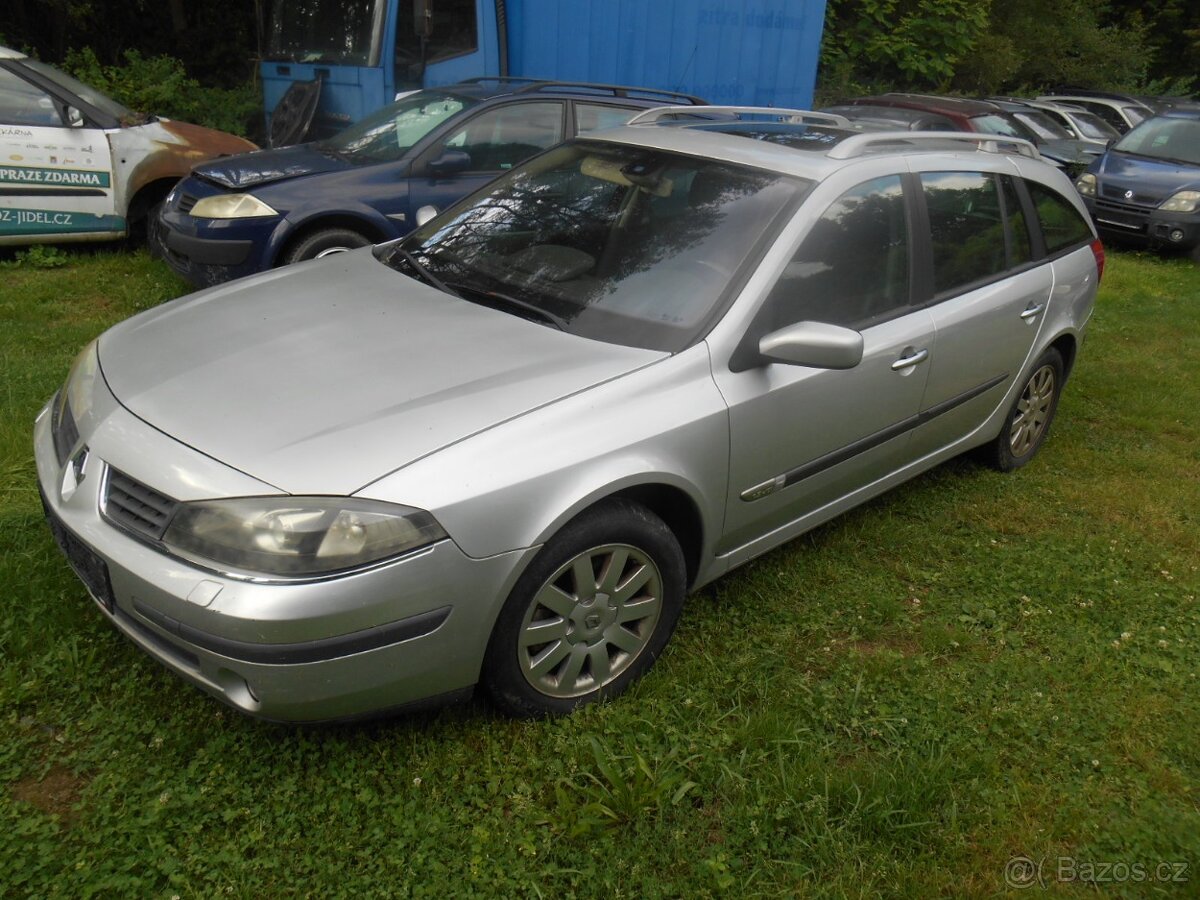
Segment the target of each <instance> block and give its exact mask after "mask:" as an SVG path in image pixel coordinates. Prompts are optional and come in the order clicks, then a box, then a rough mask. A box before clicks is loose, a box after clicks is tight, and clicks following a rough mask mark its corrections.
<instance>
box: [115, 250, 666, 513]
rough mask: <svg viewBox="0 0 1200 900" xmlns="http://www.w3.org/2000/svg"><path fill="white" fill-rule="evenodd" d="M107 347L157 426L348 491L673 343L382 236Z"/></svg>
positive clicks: (157, 312) (245, 468)
mask: <svg viewBox="0 0 1200 900" xmlns="http://www.w3.org/2000/svg"><path fill="white" fill-rule="evenodd" d="M99 353H100V365H101V370H102V371H103V373H104V378H105V380H106V382H107V383H108V386H109V388H110V390H111V391H112V392H113V394H114V396H115V397H116V398H117V400H118V401H119V402H120V403H121V404H122V405H123V406H124V407H125V408H127V409H128V410H130V411H131V412H132V413H133V414H134V415H136V416H138V417H139V418H141V419H143V420H144V421H146V422H147V423H149V424H150V425H152V426H154V427H155V428H157V429H159V430H160V431H163V432H165V433H166V434H168V435H170V436H171V437H173V438H175V439H176V440H179V441H181V442H183V443H184V444H187V445H189V446H191V447H193V448H194V449H196V450H198V451H200V452H201V453H204V454H206V455H208V456H211V457H213V458H214V459H217V460H219V461H221V462H223V463H225V464H227V465H229V466H232V467H233V468H235V469H238V470H240V471H242V472H244V473H246V474H248V475H251V476H253V477H255V478H257V479H259V480H261V481H264V482H266V483H267V484H270V485H272V486H274V487H277V488H279V489H280V490H283V491H287V492H289V493H294V494H306V493H315V494H342V495H344V494H351V493H353V492H355V491H356V490H358V489H360V488H362V487H364V486H365V485H367V484H369V483H370V482H372V481H374V480H376V479H378V478H380V477H381V476H383V475H385V474H387V473H388V472H390V471H393V470H394V469H397V468H399V467H401V466H404V465H406V464H407V463H410V462H412V461H414V460H416V459H419V458H421V457H423V456H426V455H428V454H430V453H433V452H434V451H436V450H438V449H439V448H441V447H445V446H446V445H448V444H451V443H455V442H457V441H460V440H462V439H464V438H467V437H469V436H470V435H472V434H475V433H478V432H480V431H483V430H484V429H487V428H490V427H492V426H494V425H497V424H499V423H501V422H504V421H505V420H508V419H511V418H513V417H516V416H520V415H521V414H522V413H525V412H528V411H530V410H532V409H535V408H537V407H540V406H544V405H545V404H548V403H551V402H553V401H555V400H558V399H560V398H562V397H565V396H567V395H569V394H574V393H577V392H579V391H582V390H586V389H587V388H589V387H592V386H594V385H597V384H600V383H601V382H604V381H607V380H609V379H612V378H616V377H618V376H620V375H623V374H625V373H627V372H630V371H633V370H634V369H637V368H640V367H641V366H644V365H647V364H649V363H651V362H654V361H655V360H657V359H660V358H663V357H665V356H666V355H667V354H665V353H662V352H659V351H653V350H642V349H635V348H631V347H622V346H618V345H614V344H607V343H603V342H600V341H593V340H589V339H586V338H581V337H576V336H574V335H570V334H566V333H563V332H560V331H557V330H555V329H553V328H551V327H548V326H545V325H541V324H537V323H535V322H531V321H529V320H527V319H523V318H518V317H516V316H513V315H510V314H508V313H505V312H501V311H497V310H494V309H489V308H487V307H482V306H478V305H475V304H472V303H469V302H467V301H465V300H459V299H457V298H453V297H450V296H448V295H446V294H443V293H441V292H440V291H437V290H434V289H433V288H431V287H428V286H426V285H424V284H421V283H420V282H417V281H415V280H413V279H411V278H408V277H406V276H404V275H402V274H400V273H398V272H396V271H394V270H392V269H389V268H388V267H386V266H384V265H383V264H382V263H380V262H378V261H377V260H375V259H374V258H373V257H372V255H371V251H370V249H369V248H364V249H363V250H361V251H356V252H353V253H343V254H338V255H337V256H333V257H328V258H326V259H323V260H318V261H315V262H311V263H303V264H300V265H296V266H291V267H288V268H286V269H281V270H276V271H274V272H269V273H266V274H265V275H260V276H256V277H253V278H247V279H242V280H240V281H236V282H232V283H230V284H229V285H225V286H222V287H219V288H214V289H211V290H208V291H205V292H203V293H201V294H196V295H194V296H192V297H185V298H182V299H180V300H176V301H174V302H172V303H168V304H166V305H164V306H161V307H158V308H156V309H153V310H149V311H147V312H145V313H142V314H140V315H138V316H135V317H134V318H132V319H129V320H128V321H126V322H123V323H122V324H120V325H118V326H116V327H115V328H113V329H111V330H110V331H108V332H106V333H105V334H104V335H103V337H102V338H101V339H100V344H99ZM480 464H481V465H486V464H487V461H486V460H480ZM460 474H461V473H460Z"/></svg>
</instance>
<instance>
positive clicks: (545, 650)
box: [483, 500, 687, 718]
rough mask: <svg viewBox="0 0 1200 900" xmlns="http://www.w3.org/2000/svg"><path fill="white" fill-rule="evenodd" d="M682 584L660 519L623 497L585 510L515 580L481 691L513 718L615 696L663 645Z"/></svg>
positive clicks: (671, 540)
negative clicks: (483, 690)
mask: <svg viewBox="0 0 1200 900" xmlns="http://www.w3.org/2000/svg"><path fill="white" fill-rule="evenodd" d="M686 582H687V572H686V567H685V565H684V560H683V552H682V550H681V549H680V547H679V542H678V541H677V540H676V538H675V535H674V534H673V533H672V532H671V530H670V529H669V528H668V527H667V526H666V524H665V523H664V522H663V521H662V520H661V519H660V518H658V516H656V515H654V513H652V512H650V511H649V510H648V509H646V508H645V507H644V506H641V505H640V504H637V503H632V502H629V501H625V500H608V501H605V502H603V503H601V504H599V505H597V506H595V507H593V508H592V509H590V510H588V511H587V512H585V513H583V514H581V515H580V516H578V517H577V518H575V519H573V520H572V521H571V522H569V523H567V525H565V526H564V527H563V529H562V530H561V531H560V532H559V533H558V534H556V535H555V536H554V537H553V538H551V540H550V541H548V542H547V543H546V546H545V547H543V548H542V551H541V552H540V553H539V554H538V556H537V558H536V559H534V561H533V563H532V564H531V565H530V567H529V569H528V570H526V571H525V573H524V574H523V575H522V576H521V578H520V579H519V580H518V581H517V584H516V586H515V587H514V588H513V591H512V593H511V594H510V595H509V598H508V600H507V601H506V602H505V604H504V608H503V609H502V610H501V613H500V616H499V618H498V619H497V621H496V626H495V628H494V629H493V631H492V637H491V640H490V642H489V644H488V650H487V655H486V657H485V659H484V671H483V684H484V687H485V688H486V690H487V692H488V693H489V694H490V696H491V698H492V700H493V701H494V702H495V703H496V705H497V706H498V707H500V709H502V710H503V711H505V712H507V713H509V714H510V715H514V716H518V717H521V718H531V717H540V716H545V715H562V714H565V713H569V712H571V711H572V710H573V709H575V708H577V707H579V706H582V705H584V704H586V703H591V702H593V701H595V700H598V699H600V698H602V697H613V696H616V695H617V694H620V693H621V692H622V691H624V690H625V689H626V688H627V687H629V685H630V684H632V683H633V682H634V681H635V680H636V679H637V678H639V677H640V676H641V675H642V674H644V673H645V672H646V671H647V670H648V669H649V668H650V667H651V666H652V665H653V664H654V661H655V659H657V658H658V655H659V653H661V652H662V650H663V648H664V647H665V646H666V644H667V641H668V640H669V639H670V637H671V633H672V632H673V631H674V630H675V624H676V622H677V621H678V619H679V613H680V611H681V610H682V608H683V598H684V593H685V591H686Z"/></svg>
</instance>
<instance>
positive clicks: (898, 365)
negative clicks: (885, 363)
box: [892, 349, 929, 372]
mask: <svg viewBox="0 0 1200 900" xmlns="http://www.w3.org/2000/svg"><path fill="white" fill-rule="evenodd" d="M905 352H906V353H907V352H911V349H910V350H907V351H905ZM928 358H929V351H928V350H918V351H917V352H916V353H913V354H912V356H902V357H900V358H899V359H898V360H896V361H895V362H894V363H892V371H893V372H899V371H900V370H901V369H907V368H909V367H911V366H915V365H916V364H917V363H919V362H924V361H925V360H926V359H928Z"/></svg>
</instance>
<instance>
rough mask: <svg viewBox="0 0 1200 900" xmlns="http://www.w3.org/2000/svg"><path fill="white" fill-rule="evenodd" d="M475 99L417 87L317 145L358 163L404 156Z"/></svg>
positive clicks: (320, 148) (473, 103)
mask: <svg viewBox="0 0 1200 900" xmlns="http://www.w3.org/2000/svg"><path fill="white" fill-rule="evenodd" d="M476 102H477V101H475V100H472V99H470V98H469V97H459V96H456V95H454V94H444V93H440V92H437V91H418V92H417V93H415V94H411V95H409V96H408V97H405V98H404V99H403V100H398V101H397V102H395V103H393V104H391V105H390V106H385V107H384V108H383V109H381V110H379V111H378V112H376V113H373V114H372V115H370V116H367V117H366V118H365V119H363V120H362V121H361V122H358V123H356V124H354V125H351V126H350V127H349V128H347V129H346V130H345V131H342V132H339V133H338V134H335V135H334V136H333V137H331V138H330V139H329V140H327V141H322V142H321V143H319V144H317V149H318V150H329V151H332V152H333V153H336V154H337V155H339V156H343V157H345V158H346V159H348V160H350V161H351V162H355V163H360V164H373V163H381V162H392V161H393V160H397V159H400V158H401V157H403V156H404V155H405V154H406V153H408V151H409V150H411V149H412V148H413V147H414V146H416V144H417V142H418V141H420V140H421V138H423V137H425V135H427V134H429V132H431V131H433V129H435V128H437V126H439V125H441V124H442V123H443V122H445V121H446V120H447V119H449V118H450V117H451V116H454V115H457V114H458V113H460V112H462V111H463V110H464V109H467V108H468V107H471V106H474V105H475V103H476Z"/></svg>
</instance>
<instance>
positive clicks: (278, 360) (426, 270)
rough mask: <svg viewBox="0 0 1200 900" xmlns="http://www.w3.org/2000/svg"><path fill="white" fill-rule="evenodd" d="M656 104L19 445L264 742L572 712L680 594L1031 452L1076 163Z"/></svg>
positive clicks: (305, 275) (163, 645)
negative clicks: (826, 528)
mask: <svg viewBox="0 0 1200 900" xmlns="http://www.w3.org/2000/svg"><path fill="white" fill-rule="evenodd" d="M678 109H679V108H678V107H675V108H674V110H671V109H660V110H651V111H647V112H644V113H642V114H640V115H639V116H637V117H636V118H635V119H634V120H633V122H632V123H631V124H629V125H627V126H625V127H622V128H618V129H614V130H610V131H606V132H599V133H597V134H595V135H594V136H593V135H589V136H588V137H586V138H580V139H577V140H575V141H572V142H569V143H566V144H562V145H560V146H558V147H555V148H553V149H551V150H549V151H547V152H545V153H543V154H541V155H540V156H537V157H535V158H534V159H532V160H530V161H528V162H526V163H525V164H522V165H521V166H519V167H516V168H514V169H513V170H512V171H511V172H509V173H507V174H506V175H504V176H502V177H501V178H500V179H498V180H497V181H495V182H493V183H490V184H489V185H487V186H486V187H484V188H482V189H480V190H479V191H477V192H476V193H474V194H473V195H471V196H470V197H468V198H466V199H465V200H463V201H461V202H460V203H458V204H457V205H455V206H453V207H451V208H449V209H447V210H446V211H445V212H443V213H442V214H441V215H439V216H438V217H436V218H434V219H433V220H431V221H429V222H428V223H426V224H425V225H424V226H422V227H421V228H418V229H417V230H416V231H414V232H413V233H412V234H410V235H409V236H407V237H405V238H403V239H400V240H398V241H392V242H389V243H384V244H379V245H376V246H374V247H364V248H362V249H360V250H355V251H352V252H348V253H343V254H338V255H336V256H331V257H328V258H326V259H321V260H315V261H312V262H307V263H302V264H300V265H297V266H294V267H290V268H288V269H284V270H279V271H275V272H270V273H266V274H263V275H260V276H256V277H253V278H248V279H244V280H241V281H238V282H236V283H232V284H228V285H225V286H221V287H217V288H212V289H209V290H207V291H203V292H200V293H197V294H193V295H191V296H189V297H184V298H181V299H179V300H176V301H174V302H171V303H168V304H166V305H164V306H161V307H158V308H155V309H153V310H149V311H146V312H143V313H141V314H139V315H137V316H135V317H133V318H131V319H129V320H128V321H125V322H123V323H121V324H119V325H117V326H116V327H114V328H112V329H110V330H109V331H107V332H105V333H104V334H102V335H101V336H100V337H99V338H98V339H97V340H96V341H95V342H93V343H92V344H91V345H89V346H88V347H86V348H85V349H84V350H83V352H82V353H81V354H80V355H79V357H78V359H77V360H76V362H75V363H74V365H73V367H72V369H71V371H70V373H69V375H68V376H67V379H66V382H65V384H64V386H63V387H62V389H61V390H60V391H59V392H58V393H57V395H56V396H55V397H54V398H52V399H51V400H50V401H49V402H48V403H47V405H46V407H45V409H43V410H42V412H41V414H40V415H39V417H38V419H37V423H36V428H35V442H36V456H37V471H38V478H39V483H40V488H41V492H42V496H43V500H44V504H45V509H46V515H47V519H48V521H49V523H50V528H51V530H52V531H53V533H54V536H55V538H56V539H57V541H58V543H59V546H60V547H61V548H62V550H63V552H64V553H65V554H66V556H67V559H68V560H69V562H70V564H71V566H72V567H73V568H74V570H75V572H76V573H77V574H78V576H79V577H80V579H81V580H82V581H83V583H84V585H86V587H87V590H88V592H89V593H90V594H91V596H92V597H93V599H94V600H95V601H96V604H97V606H98V608H99V609H100V611H101V612H102V614H103V615H104V616H105V617H106V618H107V619H108V620H109V621H110V622H111V623H112V624H113V625H114V626H115V627H116V628H117V629H118V630H120V631H121V632H122V633H123V634H125V635H126V636H127V637H128V638H129V639H131V640H132V641H133V642H134V643H135V644H137V645H138V646H139V647H140V648H141V649H142V650H144V651H145V652H146V653H148V654H150V655H151V656H153V657H154V658H155V659H157V660H158V661H160V662H161V663H163V664H164V665H166V666H167V667H169V668H170V669H172V670H174V671H175V672H177V673H178V674H179V675H181V676H182V677H184V678H186V679H187V680H188V681H190V682H192V683H193V684H195V685H198V686H199V687H200V688H202V689H203V690H205V691H207V692H209V693H210V694H213V695H215V696H216V697H218V698H220V699H221V700H224V701H225V702H227V703H229V704H231V705H233V706H234V707H236V708H238V709H240V710H242V711H244V712H246V713H249V714H252V715H255V716H259V717H262V718H266V719H272V720H281V721H318V720H331V719H345V718H351V717H356V716H364V715H369V714H378V713H382V712H385V711H389V710H396V709H400V708H404V707H410V706H411V705H413V704H415V703H424V702H441V701H445V700H447V699H450V698H455V697H461V696H463V695H465V694H468V693H470V692H471V691H472V690H474V689H475V687H476V686H480V687H482V688H483V689H484V691H485V692H486V694H487V695H488V696H489V697H490V698H491V699H492V700H493V701H494V702H495V703H496V704H497V705H498V707H499V708H500V709H502V710H503V711H505V712H507V713H509V714H512V715H517V716H539V715H547V714H559V713H566V712H569V711H571V710H572V709H575V708H576V707H578V706H580V705H581V704H584V703H588V702H591V701H594V700H596V699H598V698H602V697H611V696H615V695H617V694H619V693H620V692H621V691H623V690H624V689H625V688H626V687H628V686H629V684H630V683H631V682H632V681H634V680H635V679H636V678H638V677H639V676H641V675H642V674H643V673H645V672H646V671H647V670H648V669H649V668H650V666H651V665H652V664H653V662H654V661H655V659H656V658H657V657H658V656H659V654H660V653H661V652H662V651H663V649H664V647H665V646H666V644H667V641H668V639H669V637H670V635H671V633H672V631H673V629H674V628H675V625H676V622H677V620H678V618H679V616H680V613H681V610H682V608H683V604H684V597H685V595H686V594H687V593H688V592H689V591H693V590H695V589H696V588H698V587H699V586H701V585H704V584H706V583H708V582H710V581H712V580H713V579H715V578H717V577H719V576H721V575H723V574H724V573H726V572H728V571H729V570H731V569H733V568H735V567H736V566H739V565H741V564H743V563H745V562H747V561H749V560H751V559H754V558H755V557H757V556H759V555H760V554H762V553H764V552H766V551H768V550H770V549H771V548H773V547H776V546H778V545H780V544H782V543H783V542H785V541H787V540H789V539H790V538H793V537H795V536H796V535H799V534H801V533H803V532H804V531H806V530H808V529H811V528H813V527H814V526H816V525H818V524H820V523H822V522H825V521H827V520H829V519H831V518H832V517H834V516H836V515H837V514H839V513H841V512H842V511H844V510H847V509H849V508H851V507H853V506H856V505H857V504H860V503H862V502H864V501H865V500H867V499H869V498H871V497H874V496H876V495H878V494H880V493H882V492H883V491H885V490H887V489H888V488H890V487H892V486H894V485H896V484H899V483H900V482H903V481H904V480H906V479H909V478H912V477H913V476H914V475H917V474H918V473H920V472H922V471H925V470H927V469H929V468H930V467H932V466H935V465H937V464H938V463H940V462H942V461H944V460H946V459H949V458H951V457H953V456H956V455H959V454H961V453H964V452H965V451H968V450H974V451H975V452H977V453H978V454H980V455H981V456H982V457H983V458H985V459H986V460H987V461H989V462H990V463H991V464H992V465H994V466H995V467H997V468H999V469H1001V470H1013V469H1017V468H1019V467H1021V466H1023V465H1024V464H1025V463H1027V462H1028V461H1029V460H1030V459H1031V458H1032V457H1033V456H1034V454H1035V453H1036V452H1037V451H1038V449H1039V447H1040V446H1042V444H1043V442H1044V441H1045V440H1046V437H1047V434H1048V431H1049V428H1050V424H1051V421H1052V419H1053V418H1054V414H1055V410H1056V408H1057V404H1058V399H1059V396H1060V393H1061V391H1062V389H1063V385H1064V383H1065V381H1066V379H1067V377H1068V375H1069V374H1070V371H1071V368H1072V366H1073V364H1074V362H1075V359H1076V356H1077V353H1078V350H1079V347H1080V344H1081V342H1082V340H1083V337H1084V334H1085V331H1086V326H1087V323H1088V319H1089V317H1090V315H1091V311H1092V306H1093V302H1094V298H1095V294H1096V289H1097V285H1098V282H1099V279H1100V276H1101V273H1102V271H1103V261H1104V256H1103V250H1102V248H1101V246H1100V244H1099V242H1098V241H1097V240H1096V236H1095V232H1094V230H1093V228H1092V225H1091V223H1090V220H1089V218H1088V216H1087V213H1086V210H1085V209H1084V207H1083V205H1082V203H1081V201H1080V200H1079V198H1078V195H1077V194H1076V193H1075V191H1074V190H1073V189H1072V186H1071V183H1070V182H1069V181H1068V180H1067V178H1066V176H1065V175H1063V174H1062V173H1061V172H1060V171H1058V170H1057V169H1055V168H1054V167H1052V166H1050V165H1048V164H1047V163H1045V162H1044V161H1042V160H1041V159H1040V157H1039V154H1038V152H1037V150H1036V149H1035V148H1034V147H1033V146H1032V145H1030V144H1027V143H1025V142H1023V141H1019V140H1009V139H998V138H996V137H995V136H991V135H967V134H961V133H953V134H949V133H915V132H904V133H894V134H888V133H875V134H863V133H857V132H855V131H853V130H852V129H851V128H850V127H849V126H848V123H847V122H846V121H845V120H844V119H841V118H839V117H837V116H828V115H818V114H813V113H808V112H804V111H780V110H765V111H764V110H754V109H733V108H730V109H717V108H711V109H709V110H708V111H707V112H706V117H707V118H706V119H704V120H699V119H697V118H695V117H692V118H688V117H681V116H680V115H679V114H678Z"/></svg>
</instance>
